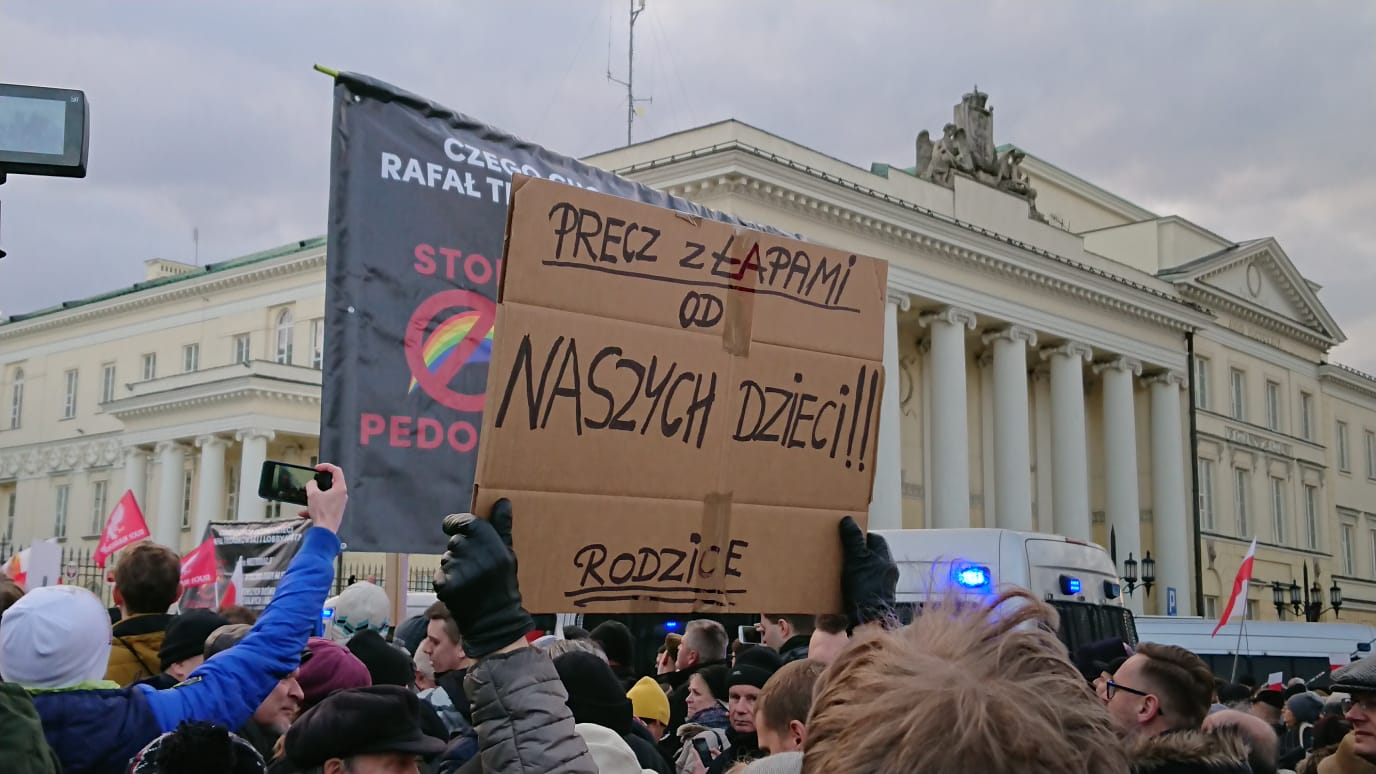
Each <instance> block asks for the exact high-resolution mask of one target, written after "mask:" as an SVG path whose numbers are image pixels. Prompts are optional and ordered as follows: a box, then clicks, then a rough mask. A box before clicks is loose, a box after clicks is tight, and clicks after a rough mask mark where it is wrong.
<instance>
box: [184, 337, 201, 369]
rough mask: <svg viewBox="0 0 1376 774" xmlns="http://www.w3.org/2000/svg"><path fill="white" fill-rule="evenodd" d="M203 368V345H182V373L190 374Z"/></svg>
mask: <svg viewBox="0 0 1376 774" xmlns="http://www.w3.org/2000/svg"><path fill="white" fill-rule="evenodd" d="M200 369H201V345H200V344H187V345H186V346H185V347H182V373H184V374H189V373H191V372H192V371H199V370H200Z"/></svg>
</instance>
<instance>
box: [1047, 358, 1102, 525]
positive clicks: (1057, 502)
mask: <svg viewBox="0 0 1376 774" xmlns="http://www.w3.org/2000/svg"><path fill="white" fill-rule="evenodd" d="M1092 352H1093V350H1091V349H1090V348H1089V345H1087V344H1080V343H1078V342H1073V341H1071V342H1066V343H1065V344H1062V345H1060V346H1058V347H1048V348H1047V349H1044V350H1042V357H1043V358H1046V359H1048V360H1050V361H1051V440H1052V462H1051V465H1052V468H1051V496H1052V498H1053V501H1054V507H1055V509H1056V511H1055V520H1054V523H1053V526H1054V529H1055V531H1056V534H1058V535H1064V536H1065V537H1070V538H1076V539H1079V540H1089V539H1090V538H1091V537H1092V532H1091V530H1090V522H1089V461H1088V460H1089V452H1088V448H1087V443H1086V438H1085V383H1084V370H1083V366H1084V364H1085V362H1087V361H1088V360H1089V358H1090V355H1091V354H1092Z"/></svg>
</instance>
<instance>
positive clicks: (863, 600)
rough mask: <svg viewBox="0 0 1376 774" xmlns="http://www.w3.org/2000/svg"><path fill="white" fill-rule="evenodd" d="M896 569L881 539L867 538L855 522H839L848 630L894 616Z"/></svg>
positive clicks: (868, 536)
mask: <svg viewBox="0 0 1376 774" xmlns="http://www.w3.org/2000/svg"><path fill="white" fill-rule="evenodd" d="M897 589H898V565H897V564H895V563H894V561H893V557H892V556H891V555H890V554H889V544H888V542H887V541H885V540H884V538H883V536H881V535H876V534H875V533H873V532H871V533H869V535H866V534H865V533H864V532H863V531H862V530H861V529H860V525H859V524H856V523H855V519H852V518H851V517H849V516H847V517H845V518H844V519H841V599H842V600H843V601H844V603H845V606H846V615H847V616H849V617H850V623H851V626H852V627H854V626H859V625H861V624H864V623H869V622H871V621H878V620H884V619H888V618H891V617H893V616H894V615H895V601H896V599H897Z"/></svg>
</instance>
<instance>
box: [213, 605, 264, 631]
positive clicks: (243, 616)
mask: <svg viewBox="0 0 1376 774" xmlns="http://www.w3.org/2000/svg"><path fill="white" fill-rule="evenodd" d="M220 615H222V616H224V617H225V619H226V620H228V621H229V622H230V623H241V624H248V625H249V626H252V625H254V624H255V623H257V622H258V614H257V613H255V612H253V611H252V610H249V609H248V608H246V607H244V606H243V605H230V606H229V607H222V608H220Z"/></svg>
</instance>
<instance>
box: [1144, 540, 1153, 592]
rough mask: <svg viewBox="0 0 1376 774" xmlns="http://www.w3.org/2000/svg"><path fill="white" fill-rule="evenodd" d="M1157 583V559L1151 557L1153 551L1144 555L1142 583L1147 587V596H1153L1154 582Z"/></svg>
mask: <svg viewBox="0 0 1376 774" xmlns="http://www.w3.org/2000/svg"><path fill="white" fill-rule="evenodd" d="M1154 583H1156V560H1155V559H1153V558H1151V552H1150V551H1148V552H1147V555H1146V556H1144V557H1142V585H1143V586H1145V587H1146V588H1147V596H1151V587H1152V584H1154Z"/></svg>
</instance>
